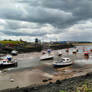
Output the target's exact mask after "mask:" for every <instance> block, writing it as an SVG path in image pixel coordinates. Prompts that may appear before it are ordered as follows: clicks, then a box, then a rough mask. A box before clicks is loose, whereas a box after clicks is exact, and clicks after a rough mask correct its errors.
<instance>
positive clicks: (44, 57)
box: [40, 54, 54, 60]
mask: <svg viewBox="0 0 92 92" xmlns="http://www.w3.org/2000/svg"><path fill="white" fill-rule="evenodd" d="M53 58H54V57H53V55H51V54H44V55H42V56H41V57H40V60H52V59H53Z"/></svg>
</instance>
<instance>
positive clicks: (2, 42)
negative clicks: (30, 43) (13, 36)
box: [0, 40, 24, 45]
mask: <svg viewBox="0 0 92 92" xmlns="http://www.w3.org/2000/svg"><path fill="white" fill-rule="evenodd" d="M0 43H1V44H4V45H5V44H14V45H15V44H23V43H24V42H23V41H10V40H5V41H0Z"/></svg>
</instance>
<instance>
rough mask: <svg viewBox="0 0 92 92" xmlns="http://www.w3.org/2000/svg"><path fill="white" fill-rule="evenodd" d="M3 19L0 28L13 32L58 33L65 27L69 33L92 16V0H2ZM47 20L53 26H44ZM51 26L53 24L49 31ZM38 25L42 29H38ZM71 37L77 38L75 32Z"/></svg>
mask: <svg viewBox="0 0 92 92" xmlns="http://www.w3.org/2000/svg"><path fill="white" fill-rule="evenodd" d="M0 19H2V20H4V21H5V22H3V21H2V20H0V22H2V23H0V28H1V30H0V31H1V32H2V33H4V34H6V35H9V36H21V35H22V36H34V37H35V36H40V37H41V36H46V35H47V34H49V35H50V34H52V35H55V34H56V35H57V36H58V34H60V33H64V32H65V31H66V35H67V36H68V34H67V32H68V28H69V27H72V26H73V25H75V24H76V25H77V24H81V21H84V22H85V21H87V20H89V21H90V19H92V0H1V1H0ZM24 21H25V22H27V23H26V24H25V23H24V24H23V22H24ZM31 23H34V24H35V25H36V26H35V27H34V25H32V24H31ZM46 24H49V25H50V26H49V27H47V28H44V25H46ZM50 27H53V28H52V29H51V30H49V31H48V29H50ZM41 28H42V29H41ZM66 28H67V30H64V29H66ZM83 28H84V27H83ZM2 29H4V31H2ZM20 29H23V30H24V29H25V31H20ZM26 29H27V30H26ZM28 29H31V30H28ZM34 29H35V30H37V29H38V33H37V31H36V32H35V31H34ZM80 29H81V27H80ZM85 29H86V30H87V29H88V28H87V27H86V28H84V29H83V30H85ZM8 30H11V31H8ZM40 30H41V31H40ZM81 30H82V29H81ZM83 34H84V36H85V34H86V33H83ZM89 34H90V33H89ZM82 36H83V35H82ZM82 36H81V37H80V35H79V36H78V39H83V37H82ZM53 37H54V36H53ZM70 39H74V38H73V36H72V35H70Z"/></svg>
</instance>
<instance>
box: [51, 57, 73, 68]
mask: <svg viewBox="0 0 92 92" xmlns="http://www.w3.org/2000/svg"><path fill="white" fill-rule="evenodd" d="M72 64H73V63H72V61H71V60H70V58H60V59H59V60H58V61H54V62H53V66H54V67H63V66H69V65H72Z"/></svg>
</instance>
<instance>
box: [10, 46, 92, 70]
mask: <svg viewBox="0 0 92 92" xmlns="http://www.w3.org/2000/svg"><path fill="white" fill-rule="evenodd" d="M76 48H77V49H78V50H79V52H78V53H77V54H76V55H74V54H72V52H73V50H74V49H75V48H71V49H69V53H66V49H63V50H61V51H62V53H63V57H68V58H70V59H71V60H72V61H73V62H74V65H73V68H75V66H80V67H85V66H87V65H92V53H90V58H89V59H88V60H87V59H84V56H83V48H85V50H88V51H89V50H90V49H91V48H92V46H77V47H76ZM53 54H54V55H55V58H56V57H57V56H56V54H57V51H56V50H54V51H53ZM40 56H41V53H24V54H19V55H18V56H15V57H14V58H15V59H17V62H18V67H14V68H13V67H12V68H8V70H19V69H25V68H33V67H38V66H42V65H46V66H49V67H52V62H53V60H47V61H40Z"/></svg>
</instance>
